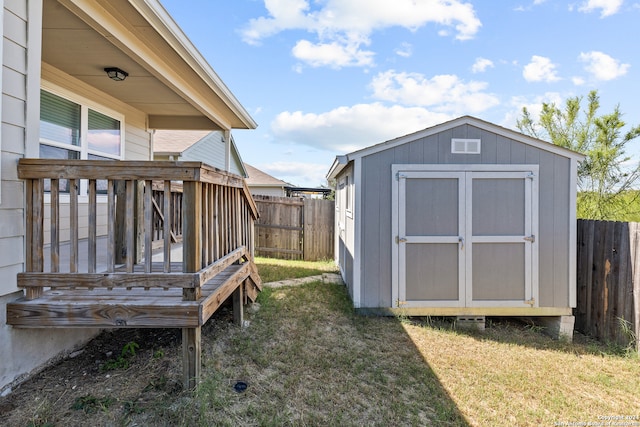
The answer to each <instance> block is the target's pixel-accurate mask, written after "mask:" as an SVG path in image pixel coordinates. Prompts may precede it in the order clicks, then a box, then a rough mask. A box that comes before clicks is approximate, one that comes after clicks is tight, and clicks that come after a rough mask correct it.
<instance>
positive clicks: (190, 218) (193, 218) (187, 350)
mask: <svg viewBox="0 0 640 427" xmlns="http://www.w3.org/2000/svg"><path fill="white" fill-rule="evenodd" d="M201 186H202V184H201V183H199V182H195V181H185V182H184V190H183V191H184V193H183V196H182V206H183V208H182V212H183V223H182V235H183V239H182V241H183V246H182V251H183V252H182V271H183V272H185V273H193V272H196V271H198V270H200V268H201V260H202V258H201V249H202V242H201V240H200V238H201V233H202V225H201V221H202V204H201V202H202V190H201ZM199 298H200V288H199V287H197V288H194V289H184V290H183V291H182V299H183V300H184V301H197V300H198V299H199ZM200 333H201V327H200V326H198V327H196V328H182V372H183V381H184V388H185V389H186V390H191V389H193V388H195V386H196V384H197V381H198V378H199V376H200V363H201V361H200Z"/></svg>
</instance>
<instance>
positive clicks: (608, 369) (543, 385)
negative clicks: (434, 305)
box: [404, 320, 640, 426]
mask: <svg viewBox="0 0 640 427" xmlns="http://www.w3.org/2000/svg"><path fill="white" fill-rule="evenodd" d="M488 326H489V327H488V328H487V330H486V331H485V332H484V333H460V332H456V331H454V330H452V328H450V327H447V326H446V325H444V326H443V324H440V325H439V326H436V327H434V326H427V325H425V324H424V323H420V322H412V323H410V322H405V323H404V329H405V331H406V333H407V334H408V336H409V337H410V338H411V340H412V341H413V342H414V344H415V346H416V348H417V350H418V351H419V352H420V353H421V354H422V356H423V357H424V360H425V361H426V362H427V363H428V365H429V366H430V367H431V369H432V370H433V371H434V372H435V374H436V375H437V376H438V379H439V381H440V383H441V384H442V386H443V387H444V388H445V389H446V390H447V392H448V393H449V395H450V396H452V399H453V400H454V402H455V404H456V406H457V407H458V409H459V411H460V412H461V413H462V415H463V416H464V417H465V418H466V419H467V421H468V422H469V423H470V424H472V425H478V426H485V425H491V426H503V425H504V426H512V425H518V426H540V425H550V426H551V425H561V423H574V424H573V425H580V423H584V424H582V425H589V423H592V424H591V425H607V424H606V423H607V422H610V421H611V418H606V417H613V416H626V417H628V418H627V419H626V420H624V419H618V421H624V422H626V424H624V425H636V426H637V425H640V381H638V379H639V378H640V360H639V359H638V357H637V356H630V355H628V354H627V355H625V352H624V351H623V349H617V348H615V347H606V346H603V345H602V344H599V343H596V342H594V341H591V340H588V339H586V338H585V337H583V336H580V335H577V337H576V342H575V343H567V342H562V341H554V340H551V339H550V338H548V337H546V336H545V335H542V334H541V333H540V331H539V330H538V329H536V328H531V327H529V326H527V325H522V324H517V323H514V322H510V321H504V320H503V321H496V322H495V323H491V324H490V325H488ZM434 343H442V344H443V345H434ZM603 417H605V418H603ZM565 425H566V424H565ZM608 425H614V424H608ZM621 425H622V424H621Z"/></svg>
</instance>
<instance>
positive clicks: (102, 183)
mask: <svg viewBox="0 0 640 427" xmlns="http://www.w3.org/2000/svg"><path fill="white" fill-rule="evenodd" d="M87 159H89V160H111V161H114V162H115V161H116V160H114V159H110V158H108V157H101V156H96V155H95V154H89V155H88V156H87ZM107 183H108V182H107V180H106V179H99V180H97V181H96V193H98V194H107Z"/></svg>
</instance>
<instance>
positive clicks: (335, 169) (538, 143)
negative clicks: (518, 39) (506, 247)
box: [327, 116, 585, 179]
mask: <svg viewBox="0 0 640 427" xmlns="http://www.w3.org/2000/svg"><path fill="white" fill-rule="evenodd" d="M462 125H471V126H475V127H477V128H479V129H482V130H485V131H487V132H492V133H495V134H497V135H500V136H503V137H505V138H509V139H512V140H514V141H518V142H521V143H523V144H526V145H530V146H533V147H536V148H539V149H541V150H545V151H548V152H551V153H554V154H557V155H560V156H563V157H567V158H570V159H575V160H578V161H581V160H583V159H584V158H585V156H584V155H583V154H580V153H577V152H575V151H572V150H568V149H566V148H562V147H559V146H557V145H554V144H552V143H550V142H546V141H542V140H540V139H537V138H533V137H530V136H527V135H525V134H523V133H520V132H516V131H514V130H511V129H507V128H505V127H502V126H499V125H496V124H494V123H490V122H487V121H484V120H480V119H478V118H476V117H472V116H462V117H458V118H457V119H453V120H450V121H448V122H444V123H440V124H438V125H435V126H432V127H429V128H426V129H423V130H419V131H417V132H414V133H411V134H408V135H404V136H401V137H398V138H394V139H391V140H388V141H384V142H381V143H379V144H376V145H372V146H369V147H366V148H363V149H360V150H357V151H353V152H351V153H348V154H345V155H342V156H336V159H335V160H334V162H333V164H332V165H331V168H330V169H329V172H328V173H327V178H328V179H333V178H335V177H336V176H337V174H338V173H339V172H340V171H341V170H342V169H343V168H344V167H345V166H346V164H347V163H348V162H349V161H351V160H355V159H358V158H362V157H365V156H368V155H371V154H374V153H378V152H380V151H384V150H388V149H391V148H394V147H397V146H400V145H403V144H406V143H409V142H412V141H415V140H416V139H420V138H425V137H428V136H430V135H435V134H437V133H440V132H444V131H447V130H449V129H453V128H456V127H458V126H462Z"/></svg>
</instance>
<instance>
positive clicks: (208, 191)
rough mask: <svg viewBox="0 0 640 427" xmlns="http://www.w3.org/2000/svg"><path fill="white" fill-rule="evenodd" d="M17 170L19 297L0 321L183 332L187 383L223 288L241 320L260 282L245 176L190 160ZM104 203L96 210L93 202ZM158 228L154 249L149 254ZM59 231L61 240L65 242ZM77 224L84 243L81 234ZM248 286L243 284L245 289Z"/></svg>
mask: <svg viewBox="0 0 640 427" xmlns="http://www.w3.org/2000/svg"><path fill="white" fill-rule="evenodd" d="M18 176H19V177H20V178H21V179H23V180H25V185H26V198H27V202H26V218H27V222H26V232H25V234H26V266H25V272H24V273H20V274H18V285H19V286H20V287H22V288H24V289H25V300H24V301H23V302H16V303H12V304H9V305H8V306H7V323H9V324H12V325H14V326H18V327H182V328H183V352H184V360H185V362H184V363H185V385H187V386H189V387H192V386H193V385H194V384H195V382H194V381H195V378H196V377H197V376H198V371H199V363H200V351H199V346H200V335H199V334H200V326H201V325H202V324H203V323H204V322H206V321H207V320H208V318H209V317H210V316H211V314H213V312H214V311H215V310H216V309H217V308H218V307H219V306H220V305H221V304H222V302H224V300H225V299H226V298H227V297H229V296H230V295H231V294H233V296H234V311H239V313H240V320H241V310H242V300H243V299H244V298H245V295H243V292H248V293H249V297H252V299H253V298H254V297H255V293H256V292H257V291H256V288H257V289H259V286H260V283H259V277H257V271H256V269H255V266H254V265H253V262H252V257H253V252H254V221H255V219H256V218H257V209H256V205H255V203H254V202H253V199H252V197H251V195H250V193H249V191H248V189H247V187H246V185H245V183H244V180H243V179H242V178H241V177H239V176H236V175H233V174H229V173H226V172H223V171H220V170H217V169H215V168H212V167H210V166H207V165H205V164H203V163H200V162H151V161H142V162H140V161H99V160H45V159H21V160H20V162H19V164H18ZM61 188H62V189H64V190H67V189H68V192H67V191H65V192H63V191H61V190H60V189H61ZM176 188H181V192H180V193H181V195H180V196H179V197H176V196H175V193H177V192H178V191H176ZM154 190H155V191H154ZM99 193H103V194H99ZM154 193H155V196H156V197H154ZM158 193H160V194H161V195H162V197H157V196H158ZM180 199H181V206H180V207H179V209H177V206H176V204H175V201H176V200H180ZM159 201H160V202H161V203H159ZM172 201H174V203H172ZM105 204H106V215H102V216H101V215H99V214H98V211H99V209H98V208H99V206H101V205H102V208H104V205H105ZM102 210H104V209H102ZM154 215H155V220H154ZM67 216H68V224H67V220H66V218H67ZM45 217H48V218H49V221H50V224H47V226H48V227H45ZM63 217H64V218H65V220H64V221H63ZM176 217H179V219H180V221H179V224H176ZM158 218H161V221H158ZM63 222H64V223H63ZM105 222H106V224H104V223H105ZM105 225H106V227H105ZM158 225H161V226H162V227H163V230H162V233H161V235H162V237H163V244H162V245H161V246H162V250H161V252H159V253H156V254H154V251H153V246H154V245H153V241H154V237H157V236H158V233H157V227H158ZM47 228H48V230H47V233H48V235H47V236H45V234H46V232H45V229H47ZM84 228H86V232H85V231H84ZM63 229H64V230H65V233H66V230H68V236H69V241H68V242H64V243H63V242H61V237H60V236H61V234H62V232H61V231H62V230H63ZM81 229H83V234H86V239H81V238H80V237H79V236H80V230H81ZM99 229H101V230H106V236H104V237H101V236H100V235H99V233H98V230H99ZM176 230H180V232H181V234H182V260H179V261H180V262H176V260H172V256H173V255H172V240H175V237H176V236H175V235H176ZM172 236H173V239H172ZM45 237H46V239H45ZM45 240H46V241H48V242H50V243H49V244H48V245H45ZM98 242H101V243H102V244H105V245H106V248H104V247H102V248H100V247H99V245H98ZM105 242H106V243H105ZM61 247H64V249H65V251H66V252H65V253H64V256H61V254H62V252H61ZM81 249H82V250H81ZM105 253H106V254H105ZM154 256H155V259H156V260H158V261H157V262H154ZM66 258H68V265H65V264H66V261H63V259H66ZM45 259H48V260H49V261H48V265H45ZM243 261H244V262H243ZM247 261H248V262H247ZM239 264H242V265H239ZM232 265H234V268H229V267H230V266H232ZM223 272H224V273H225V274H221V273H223ZM246 281H251V284H252V286H251V287H245V286H243V284H244V283H245V282H246ZM47 288H51V290H52V291H59V292H58V293H56V294H55V295H56V297H55V298H54V299H51V300H47V298H46V295H45V294H46V292H48V291H45V289H47ZM61 289H62V290H63V291H60V290H61ZM96 289H100V290H101V291H100V292H96ZM64 290H67V291H68V292H67V293H64ZM158 291H161V292H160V293H157V292H158ZM166 291H170V292H166ZM105 292H106V293H105ZM65 298H66V299H65ZM171 298H173V299H171ZM38 301H43V303H42V304H40V306H38ZM158 301H162V302H158ZM136 304H137V305H136ZM238 306H239V310H236V309H237V308H238ZM56 307H57V308H56ZM78 307H79V308H78ZM56 310H57V311H56ZM236 318H237V316H236Z"/></svg>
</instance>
